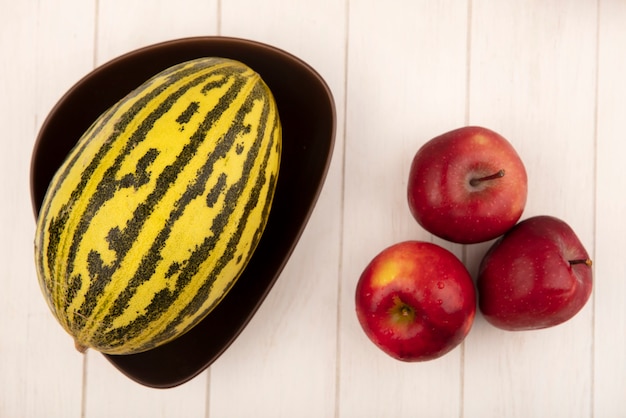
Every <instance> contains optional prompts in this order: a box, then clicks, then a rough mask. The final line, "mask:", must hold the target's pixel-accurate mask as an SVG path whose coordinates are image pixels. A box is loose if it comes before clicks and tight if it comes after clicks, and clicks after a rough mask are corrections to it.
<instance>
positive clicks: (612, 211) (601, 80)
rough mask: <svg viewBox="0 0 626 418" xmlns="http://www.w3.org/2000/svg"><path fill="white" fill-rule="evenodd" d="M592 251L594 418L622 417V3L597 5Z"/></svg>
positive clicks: (625, 223) (625, 307) (625, 226)
mask: <svg viewBox="0 0 626 418" xmlns="http://www.w3.org/2000/svg"><path fill="white" fill-rule="evenodd" d="M599 11H600V16H599V22H600V32H599V51H598V53H599V55H598V56H599V63H598V71H599V74H598V126H597V150H596V152H597V159H596V170H597V171H596V173H597V174H596V179H595V180H596V250H595V294H594V299H595V310H594V312H595V314H594V324H595V328H594V359H595V362H594V375H593V377H594V383H593V394H594V403H593V406H594V410H593V412H594V416H597V417H616V416H623V415H624V413H625V411H626V396H625V395H626V358H625V357H624V353H626V304H625V303H624V295H625V294H626V281H625V280H624V278H626V264H625V263H624V255H623V253H624V248H626V220H625V219H624V213H626V200H625V199H624V198H623V190H624V185H625V184H626V175H625V174H624V162H623V156H624V155H625V154H626V143H625V142H624V135H623V133H622V132H623V125H624V121H625V120H626V78H625V77H624V74H626V49H625V48H624V46H625V45H626V31H624V22H625V21H626V3H624V2H620V1H610V0H600V9H599Z"/></svg>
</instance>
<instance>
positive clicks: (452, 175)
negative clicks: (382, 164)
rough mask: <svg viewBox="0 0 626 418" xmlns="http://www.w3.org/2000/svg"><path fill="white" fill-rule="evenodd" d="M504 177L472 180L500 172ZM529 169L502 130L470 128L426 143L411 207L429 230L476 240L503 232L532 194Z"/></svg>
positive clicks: (414, 171)
mask: <svg viewBox="0 0 626 418" xmlns="http://www.w3.org/2000/svg"><path fill="white" fill-rule="evenodd" d="M501 170H504V172H503V176H502V177H497V178H494V179H492V180H486V181H481V182H479V183H478V185H472V184H470V181H471V180H472V179H479V178H483V177H486V176H491V175H494V174H497V173H500V172H501ZM527 190H528V178H527V175H526V169H525V167H524V164H523V162H522V160H521V159H520V157H519V155H518V154H517V152H516V151H515V149H514V148H513V146H512V145H511V144H510V143H509V142H508V141H507V140H506V139H505V138H504V137H502V136H501V135H499V134H498V133H496V132H494V131H492V130H489V129H487V128H483V127H480V126H466V127H462V128H459V129H455V130H453V131H450V132H447V133H444V134H442V135H440V136H438V137H435V138H433V139H431V140H429V141H428V142H426V143H425V144H424V145H423V146H422V147H421V148H420V149H419V150H418V151H417V153H416V154H415V156H414V158H413V161H412V164H411V168H410V174H409V180H408V187H407V195H408V203H409V209H410V210H411V213H412V214H413V217H414V218H415V219H416V220H417V222H418V223H419V224H420V225H421V226H422V227H423V228H424V229H425V230H427V231H428V232H430V233H432V234H434V235H437V236H439V237H441V238H443V239H446V240H448V241H452V242H456V243H461V244H472V243H477V242H484V241H489V240H491V239H494V238H497V237H499V236H500V235H502V234H504V233H505V232H506V231H507V230H508V229H510V228H511V227H512V226H513V225H515V223H516V222H517V221H518V220H519V219H520V217H521V215H522V212H523V211H524V207H525V205H526V196H527V193H528V191H527Z"/></svg>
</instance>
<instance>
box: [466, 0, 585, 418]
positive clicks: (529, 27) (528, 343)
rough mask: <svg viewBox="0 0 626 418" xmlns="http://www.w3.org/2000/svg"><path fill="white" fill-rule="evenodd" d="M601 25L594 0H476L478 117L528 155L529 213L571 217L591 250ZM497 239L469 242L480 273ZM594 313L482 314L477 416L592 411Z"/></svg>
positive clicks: (476, 340) (471, 394)
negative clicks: (547, 317)
mask: <svg viewBox="0 0 626 418" xmlns="http://www.w3.org/2000/svg"><path fill="white" fill-rule="evenodd" d="M596 23H597V21H596V4H595V2H592V1H589V2H576V3H575V4H574V3H571V2H566V1H554V2H542V1H529V2H493V1H485V0H474V1H472V23H471V25H472V32H471V33H472V35H471V36H472V38H471V44H470V49H471V66H470V102H469V103H470V107H469V121H470V123H471V124H481V125H485V126H488V127H491V128H492V129H494V130H496V131H499V132H500V133H501V134H503V135H504V136H505V137H507V138H508V139H509V140H510V141H511V142H512V143H513V145H514V146H515V147H516V148H517V150H518V152H519V153H520V155H521V157H522V159H523V161H524V162H525V165H526V169H527V171H528V175H529V198H528V203H527V207H526V211H525V213H524V215H523V217H529V216H532V215H539V214H548V215H553V216H557V217H559V218H561V219H563V220H565V221H566V222H568V223H569V224H570V225H571V226H572V228H573V229H574V230H575V231H577V233H578V235H579V237H580V238H581V240H582V242H583V243H584V244H585V245H586V247H587V248H588V249H589V250H590V251H591V250H593V246H594V236H593V232H594V184H593V179H594V111H595V74H596V73H595V69H596V48H595V47H596ZM485 249H486V246H484V245H482V246H481V245H479V246H472V247H468V249H467V253H468V263H470V264H471V265H473V266H474V267H473V268H472V269H473V271H474V272H476V271H477V265H478V263H479V261H480V258H481V257H482V255H483V254H484V250H485ZM592 318H593V303H589V304H587V306H586V307H585V308H584V309H583V311H581V312H580V313H579V314H578V315H577V316H576V317H574V318H573V319H572V320H571V321H569V322H567V323H565V324H562V325H560V326H558V327H555V328H550V329H546V330H541V331H533V332H517V333H515V332H505V331H501V330H498V329H496V328H494V327H492V326H490V325H488V324H487V323H486V321H485V320H484V319H482V318H481V317H479V318H477V321H476V324H475V326H474V329H473V330H472V333H471V334H470V336H469V338H468V339H467V341H466V346H465V347H466V351H465V366H466V367H465V384H464V392H465V396H464V403H465V405H464V411H465V414H466V415H467V416H472V417H473V416H480V417H498V418H501V417H538V416H567V417H582V416H589V415H590V414H591V404H592V398H591V385H592V383H591V382H592V377H593V375H592V364H591V363H592V361H591V359H592V344H591V341H592V338H593V328H592ZM566 394H567V395H566ZM565 399H567V401H566V400H565Z"/></svg>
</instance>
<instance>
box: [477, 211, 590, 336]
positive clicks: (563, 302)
mask: <svg viewBox="0 0 626 418" xmlns="http://www.w3.org/2000/svg"><path fill="white" fill-rule="evenodd" d="M573 260H577V261H576V262H575V264H571V263H570V261H573ZM585 261H587V262H586V263H585ZM592 282H593V280H592V268H591V260H590V259H589V254H588V253H587V251H586V250H585V248H584V247H583V245H582V243H581V242H580V240H579V239H578V237H577V236H576V234H575V232H574V231H573V230H572V228H571V227H570V226H569V225H568V224H567V223H565V222H564V221H562V220H560V219H558V218H555V217H552V216H536V217H532V218H528V219H526V220H524V221H522V222H520V223H519V224H517V225H516V226H515V227H514V228H513V229H511V230H510V231H509V232H507V233H506V234H505V235H504V236H503V237H501V238H500V239H499V240H498V241H496V242H495V243H494V244H493V245H492V246H491V248H490V249H489V250H488V251H487V253H486V254H485V256H484V257H483V260H482V262H481V265H480V268H479V273H478V278H477V287H478V295H479V297H478V298H479V307H480V310H481V312H482V314H483V315H484V317H485V318H486V319H487V321H488V322H490V323H491V324H492V325H494V326H496V327H498V328H502V329H505V330H510V331H522V330H532V329H541V328H548V327H552V326H555V325H558V324H561V323H563V322H565V321H567V320H569V319H570V318H572V317H573V316H574V315H576V314H577V313H578V312H579V311H580V310H581V309H582V308H583V306H584V305H585V304H586V303H587V301H588V300H589V296H590V295H591V290H592Z"/></svg>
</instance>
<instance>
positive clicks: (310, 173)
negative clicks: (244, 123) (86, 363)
mask: <svg viewBox="0 0 626 418" xmlns="http://www.w3.org/2000/svg"><path fill="white" fill-rule="evenodd" d="M206 56H215V57H224V58H232V59H236V60H239V61H241V62H243V63H245V64H247V65H248V66H250V67H251V68H253V69H254V70H255V71H257V72H258V73H259V74H260V75H261V77H262V78H263V79H264V81H265V82H266V83H267V85H268V86H269V87H270V89H271V91H272V93H273V94H274V97H275V99H276V102H277V105H278V110H279V114H280V118H281V122H282V126H283V150H282V157H281V167H280V174H279V178H278V184H277V188H276V191H275V195H274V201H273V205H272V210H271V213H270V216H269V219H268V223H267V226H266V229H265V232H264V234H263V237H262V239H261V241H260V243H259V245H258V247H257V249H256V250H255V252H254V255H253V256H252V258H251V260H250V262H249V264H248V265H247V267H246V269H245V270H244V272H243V273H242V275H241V277H240V278H239V280H238V281H237V283H236V284H235V286H234V287H233V288H232V289H231V290H230V292H228V294H227V295H226V297H225V298H224V299H223V300H222V301H221V302H220V303H219V304H218V306H217V307H216V308H215V309H214V310H213V311H212V312H211V313H210V314H209V315H208V316H207V317H206V318H204V320H203V321H201V322H200V323H199V324H198V325H197V326H195V327H194V328H192V329H191V330H190V331H189V332H187V333H186V334H184V335H182V336H181V337H179V338H177V339H176V340H174V341H172V342H169V343H167V344H165V345H163V346H160V347H157V348H155V349H152V350H149V351H146V352H143V353H139V354H131V355H105V357H106V358H107V359H108V360H109V361H110V362H111V363H112V364H113V365H114V366H115V367H117V368H118V369H119V370H120V371H121V372H122V373H124V374H125V375H126V376H128V377H129V378H131V379H133V380H134V381H136V382H138V383H140V384H143V385H145V386H149V387H157V388H168V387H173V386H178V385H180V384H182V383H185V382H187V381H188V380H190V379H192V378H193V377H195V376H196V375H198V374H199V373H201V372H202V371H203V370H205V369H206V368H207V367H209V366H210V365H211V364H212V363H213V362H214V361H215V360H216V359H217V358H218V357H219V356H220V355H221V354H222V353H223V352H224V351H225V350H226V349H227V348H228V347H229V346H230V344H231V343H232V342H233V341H234V340H235V339H236V338H237V336H238V335H239V334H240V333H241V331H242V330H243V329H244V327H245V326H246V325H247V323H248V322H249V321H250V319H251V318H252V316H253V315H254V314H255V312H256V311H257V309H258V308H259V306H260V305H261V303H262V302H263V300H264V299H265V297H266V296H267V294H268V292H269V291H270V289H271V288H272V286H273V285H274V283H275V281H276V280H277V278H278V276H279V275H280V273H281V271H282V269H283V267H284V266H285V264H286V262H287V260H288V259H289V257H290V255H291V253H292V252H293V250H294V248H295V246H296V244H297V242H298V240H299V238H300V236H301V234H302V232H303V230H304V228H305V226H306V224H307V222H308V219H309V217H310V215H311V212H312V211H313V208H314V206H315V203H316V202H317V199H318V196H319V193H320V191H321V189H322V186H323V183H324V180H325V178H326V173H327V171H328V167H329V164H330V160H331V157H332V152H333V147H334V141H335V130H336V115H335V104H334V101H333V96H332V93H331V91H330V89H329V88H328V86H327V84H326V83H325V81H324V80H323V79H322V78H321V77H320V75H319V74H318V73H317V72H316V71H315V70H314V69H313V68H311V67H310V66H309V65H307V64H306V63H305V62H303V61H302V60H300V59H298V58H297V57H295V56H293V55H291V54H289V53H287V52H285V51H283V50H280V49H278V48H275V47H272V46H269V45H266V44H262V43H259V42H255V41H250V40H245V39H238V38H228V37H195V38H185V39H179V40H174V41H168V42H164V43H159V44H155V45H152V46H148V47H145V48H141V49H138V50H135V51H133V52H130V53H127V54H125V55H123V56H120V57H118V58H116V59H114V60H112V61H109V62H108V63H106V64H104V65H102V66H100V67H98V68H97V69H95V70H94V71H93V72H91V73H89V74H88V75H87V76H85V77H84V78H83V79H82V80H80V81H79V82H78V83H77V84H75V85H74V86H73V87H72V88H71V89H70V90H69V91H68V92H67V93H66V94H65V95H64V96H63V97H62V98H61V99H60V100H59V102H58V103H57V104H56V105H55V107H54V108H53V109H52V111H51V112H50V114H49V115H48V117H47V119H46V120H45V122H44V124H43V126H42V128H41V130H40V132H39V135H38V138H37V140H36V143H35V147H34V150H33V155H32V161H31V178H30V180H31V182H30V185H31V197H32V204H33V210H34V212H35V217H37V214H38V213H39V209H40V207H41V204H42V201H43V198H44V195H45V193H46V190H47V188H48V185H49V183H50V181H51V179H52V177H53V176H54V174H55V172H56V171H57V169H58V168H59V166H60V165H61V164H62V162H63V160H64V159H65V157H66V156H67V154H68V153H69V151H70V150H71V149H72V148H73V147H74V145H75V144H76V142H77V141H78V139H79V138H80V137H81V136H82V134H83V133H84V132H85V131H86V130H87V128H88V127H89V126H90V125H91V124H92V123H93V121H95V120H96V118H97V117H98V116H99V115H100V114H101V113H103V112H104V111H106V110H107V109H108V108H109V107H110V106H112V105H113V104H115V103H116V102H118V101H119V100H120V99H122V98H123V97H124V96H125V95H126V94H127V93H129V92H130V91H131V90H133V89H134V88H136V87H137V86H139V85H140V84H142V83H143V82H144V81H146V80H147V79H149V78H150V77H152V76H153V75H155V74H157V73H158V72H160V71H162V70H164V69H166V68H168V67H170V66H172V65H175V64H178V63H180V62H183V61H187V60H191V59H194V58H199V57H206Z"/></svg>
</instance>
